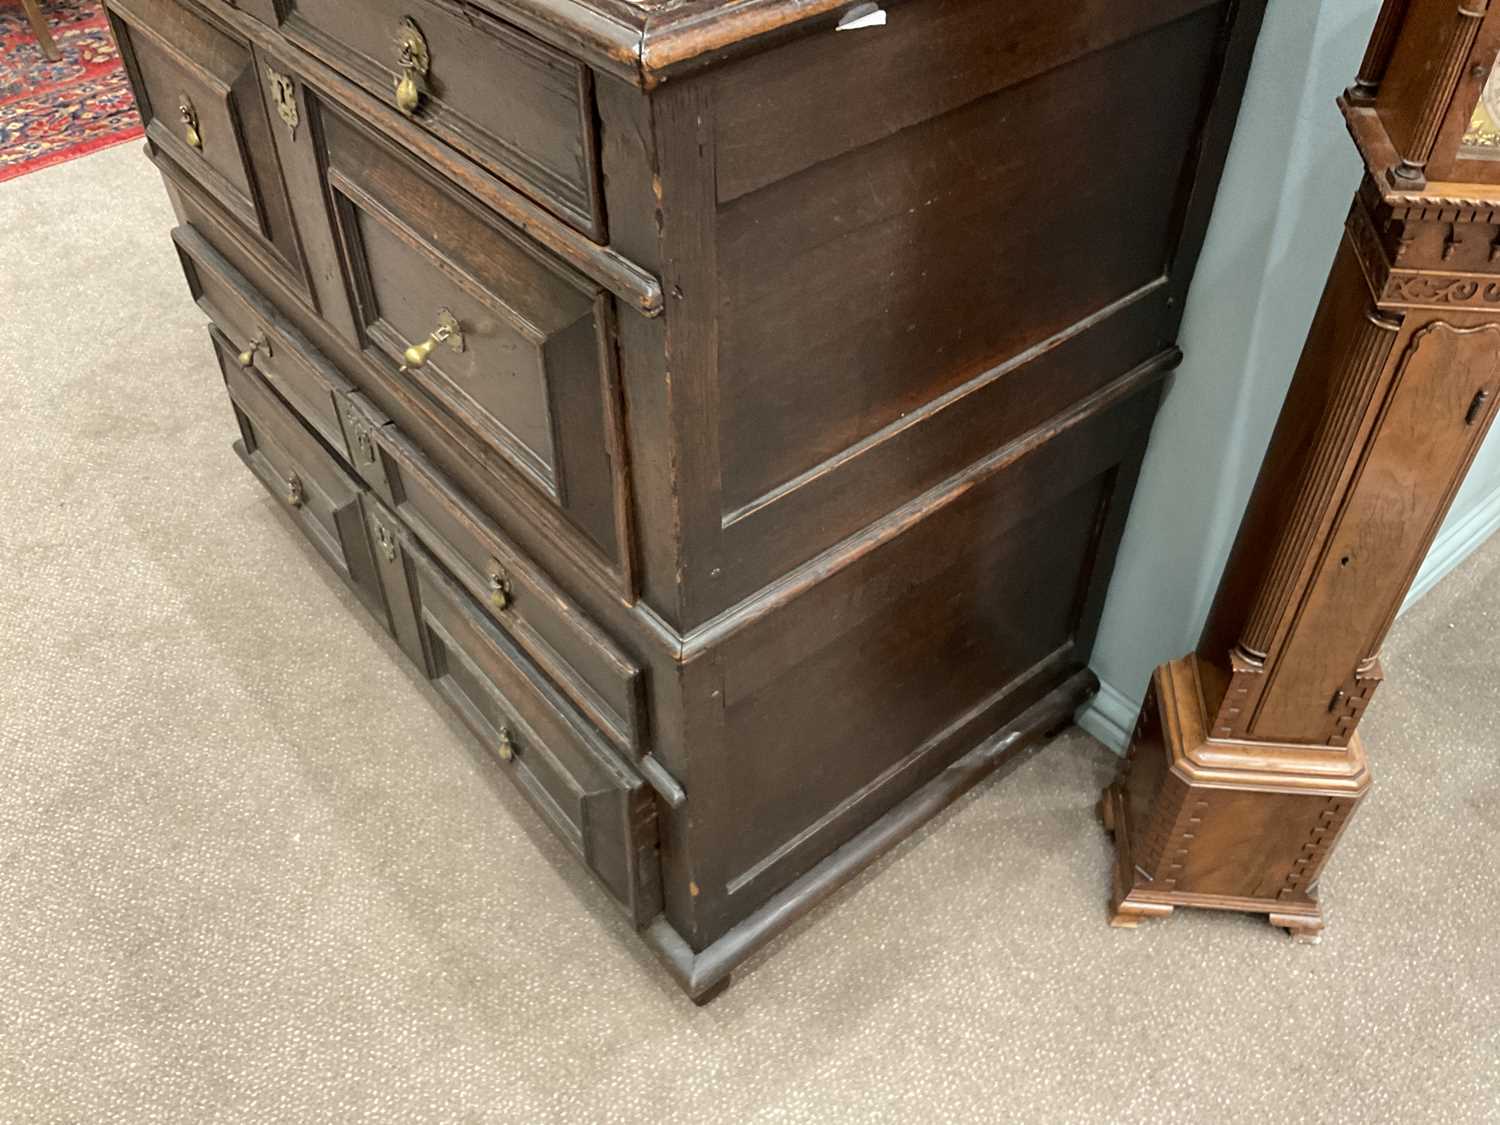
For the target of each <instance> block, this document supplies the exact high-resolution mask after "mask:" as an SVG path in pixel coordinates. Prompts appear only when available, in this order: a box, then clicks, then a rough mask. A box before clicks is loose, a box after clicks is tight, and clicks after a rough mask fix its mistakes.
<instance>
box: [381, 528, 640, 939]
mask: <svg viewBox="0 0 1500 1125" xmlns="http://www.w3.org/2000/svg"><path fill="white" fill-rule="evenodd" d="M369 509H370V527H371V531H372V535H373V537H374V539H375V541H376V542H377V544H378V547H377V551H378V555H379V565H380V567H381V573H382V577H383V580H384V582H385V589H386V591H387V596H388V598H389V599H390V602H391V604H392V606H393V607H395V608H394V610H393V618H395V619H396V620H395V622H394V628H393V631H394V632H395V634H396V636H397V638H398V639H399V640H401V643H402V645H403V647H404V648H407V651H408V654H409V655H416V656H418V658H419V662H420V663H421V664H422V665H423V666H424V667H425V669H426V671H427V674H428V675H429V676H430V677H431V678H432V680H433V682H434V684H435V686H436V687H437V689H438V691H439V692H440V693H441V694H442V695H443V696H444V697H445V698H446V699H447V700H448V702H449V703H451V704H452V705H453V707H454V708H455V710H457V711H458V713H459V715H460V716H461V717H462V718H463V720H464V722H465V724H467V725H468V727H469V728H470V729H471V730H472V731H473V732H474V733H475V735H476V736H478V738H479V740H480V741H481V742H482V743H483V745H484V746H485V747H486V748H487V749H488V750H489V751H490V753H491V754H492V755H493V756H494V759H495V761H496V764H497V766H498V767H499V768H500V769H502V770H503V771H505V772H506V773H507V774H509V775H510V778H511V780H512V781H514V782H515V783H516V785H517V786H519V788H520V789H521V791H522V792H523V793H524V794H525V795H526V797H527V798H528V799H529V800H530V801H531V803H532V804H533V805H534V806H535V807H536V809H537V811H538V812H539V813H540V814H541V816H542V818H543V819H544V820H545V821H546V822H547V823H548V825H550V826H551V828H552V829H553V831H555V832H556V833H557V834H558V835H559V836H560V837H561V838H562V839H563V840H564V841H565V842H566V843H567V844H568V845H569V846H570V847H571V848H572V849H573V851H574V852H575V853H576V854H577V855H578V856H579V858H581V859H582V860H583V862H584V863H585V864H586V865H587V866H588V867H589V868H590V869H591V870H592V871H593V872H594V873H595V874H596V875H597V876H598V877H599V878H600V880H601V881H602V882H603V883H604V885H605V886H606V887H607V888H608V889H609V890H610V892H611V893H612V894H613V895H614V896H615V898H616V899H618V900H619V902H620V903H621V905H622V906H624V908H625V910H626V912H627V914H629V916H630V917H631V919H632V921H633V922H634V923H635V924H636V925H638V926H639V925H645V924H646V923H647V922H649V921H650V920H651V919H652V918H653V917H655V916H656V914H658V913H659V912H660V910H661V872H660V864H659V860H658V856H657V827H656V804H655V798H654V796H653V794H652V792H651V790H650V789H649V788H648V787H647V785H646V783H645V782H644V781H643V780H642V778H641V776H640V775H639V774H638V773H636V772H635V770H634V769H633V768H632V767H631V766H630V765H629V764H628V763H627V762H626V761H625V760H624V759H623V758H621V757H620V756H619V755H618V754H617V753H616V752H615V751H614V750H613V749H612V748H611V747H610V746H609V744H608V743H607V742H605V741H604V739H603V738H602V737H600V735H599V734H598V732H597V731H596V730H595V729H594V728H593V726H592V725H591V724H589V723H588V721H587V720H585V719H584V718H583V717H582V716H581V715H578V714H577V713H576V712H575V711H574V709H573V707H572V705H571V704H570V703H569V702H568V701H567V700H566V699H564V698H563V696H562V695H561V694H560V693H559V692H558V691H557V689H556V688H555V687H554V686H553V685H552V684H551V683H550V682H549V681H548V680H547V679H546V677H544V676H543V675H541V674H540V672H539V671H537V669H536V668H535V667H534V666H533V665H532V664H531V662H530V660H528V659H527V657H526V654H525V653H523V652H522V651H521V650H520V649H519V648H517V647H516V645H515V643H514V642H513V640H512V639H511V637H510V636H509V635H507V634H506V633H505V631H504V630H502V629H500V628H499V627H498V626H497V625H496V624H495V622H494V620H493V619H492V618H491V617H490V616H489V615H488V614H487V613H485V612H484V611H483V610H482V609H481V608H480V607H479V606H478V605H477V604H476V603H475V602H474V600H473V599H472V598H470V597H469V595H468V594H466V593H465V592H464V591H463V589H462V588H460V587H459V585H458V584H457V583H456V582H454V581H453V580H452V579H451V578H450V577H449V576H448V575H447V574H446V573H445V572H444V571H443V569H442V568H441V567H440V566H439V565H438V563H437V561H436V560H435V559H433V558H432V556H431V555H429V554H428V553H427V552H426V551H425V550H424V549H423V548H422V547H421V546H420V544H418V543H417V542H416V540H415V538H414V537H413V536H412V535H411V534H410V533H408V532H406V531H405V530H403V529H402V528H401V527H400V525H399V522H398V521H397V520H396V519H395V518H394V517H393V516H392V515H391V514H390V513H389V512H388V511H386V510H384V509H383V507H382V506H381V505H380V503H379V501H376V500H372V501H371V502H370V504H369ZM403 618H404V619H405V620H404V621H403V620H402V619H403ZM413 642H415V644H416V645H417V646H419V647H417V648H416V649H415V651H414V650H413V648H412V647H409V646H411V645H412V643H413Z"/></svg>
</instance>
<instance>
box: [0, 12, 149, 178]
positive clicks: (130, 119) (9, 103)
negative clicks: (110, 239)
mask: <svg viewBox="0 0 1500 1125" xmlns="http://www.w3.org/2000/svg"><path fill="white" fill-rule="evenodd" d="M42 9H43V10H44V11H45V12H46V13H47V24H48V26H49V27H51V28H52V35H53V38H55V39H56V40H57V46H58V49H59V50H60V51H61V52H62V60H61V61H60V62H55V63H54V62H48V61H47V60H46V59H45V58H44V57H43V56H42V51H41V48H40V47H38V46H37V42H36V38H35V36H33V35H32V33H31V25H30V24H29V23H28V22H27V21H26V13H25V12H24V11H23V10H22V8H21V5H20V3H19V0H0V181H4V180H9V179H13V178H14V177H16V176H20V175H22V174H24V173H26V172H34V171H36V170H37V169H38V168H46V167H48V166H49V165H52V164H60V163H62V162H63V161H64V160H72V159H73V158H74V157H75V156H83V155H84V154H86V153H90V152H95V151H97V150H98V149H101V148H108V147H109V146H110V145H114V144H119V143H120V142H121V141H128V140H130V139H132V138H133V137H138V136H140V135H141V119H140V116H139V115H138V114H137V113H136V111H135V99H134V98H133V97H132V96H131V93H130V85H129V83H128V82H127V81H126V79H125V69H124V67H123V66H122V65H121V64H120V53H119V51H118V50H116V49H115V40H114V36H112V35H111V34H110V31H109V23H108V21H107V20H106V19H105V18H104V9H103V7H102V6H101V5H100V4H99V3H97V2H96V0H43V3H42Z"/></svg>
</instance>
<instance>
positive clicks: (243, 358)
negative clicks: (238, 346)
mask: <svg viewBox="0 0 1500 1125" xmlns="http://www.w3.org/2000/svg"><path fill="white" fill-rule="evenodd" d="M256 352H261V353H263V354H264V355H265V356H266V357H267V358H268V359H269V358H270V356H271V341H270V340H268V339H266V334H265V333H264V332H262V333H261V334H260V335H259V336H257V337H255V339H253V340H251V341H250V346H249V347H248V348H246V349H245V350H244V351H242V352H240V354H239V355H237V356H235V357H234V358H235V361H236V362H237V363H238V364H239V365H240V366H241V367H246V368H249V367H254V366H255V353H256Z"/></svg>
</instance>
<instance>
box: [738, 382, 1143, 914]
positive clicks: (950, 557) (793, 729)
mask: <svg viewBox="0 0 1500 1125" xmlns="http://www.w3.org/2000/svg"><path fill="white" fill-rule="evenodd" d="M1153 403H1154V395H1153V394H1152V393H1151V392H1149V391H1148V392H1145V393H1142V394H1138V395H1135V396H1133V397H1131V398H1129V399H1127V400H1125V401H1124V402H1122V403H1120V404H1118V405H1116V406H1115V407H1113V408H1111V409H1108V410H1105V411H1101V412H1099V413H1097V414H1095V415H1094V416H1093V417H1091V418H1090V419H1089V420H1088V421H1086V422H1083V423H1082V424H1080V425H1078V426H1077V427H1075V428H1073V429H1071V430H1069V431H1067V432H1065V433H1064V434H1062V435H1059V436H1058V437H1056V438H1054V439H1053V440H1052V441H1051V442H1050V443H1048V444H1047V445H1045V446H1043V447H1041V448H1040V449H1038V450H1037V451H1035V452H1034V453H1033V454H1030V455H1028V456H1027V457H1025V458H1023V459H1021V460H1020V461H1018V462H1016V463H1014V464H1012V465H1009V466H1008V467H1006V468H1003V469H1000V470H997V471H993V472H990V473H988V474H981V475H980V476H979V477H978V478H977V479H975V480H974V481H972V482H970V483H969V484H967V485H965V486H963V487H962V488H959V489H958V490H957V491H956V492H955V493H953V494H952V495H951V496H946V497H945V498H944V499H942V500H940V501H938V502H937V503H936V504H935V505H934V506H933V507H932V508H931V509H930V510H929V511H928V512H927V513H926V517H925V518H923V519H922V520H921V521H920V522H915V523H913V524H911V525H909V528H908V530H906V531H904V532H902V533H900V534H897V535H895V536H894V537H892V538H890V539H888V540H887V541H885V542H884V543H882V544H881V545H880V546H879V547H877V548H875V549H874V550H872V551H871V552H869V553H868V554H867V555H865V556H864V557H862V558H861V559H860V560H859V561H858V562H857V563H855V564H854V565H852V566H850V567H849V568H847V569H846V570H843V571H840V572H839V573H837V574H834V575H830V576H828V577H826V578H825V579H824V580H823V581H822V582H820V583H819V584H818V585H816V586H813V587H811V588H810V589H809V590H808V591H807V593H806V594H805V595H803V596H801V597H799V598H797V599H796V600H794V601H791V602H789V603H788V604H786V605H785V606H782V607H780V608H779V609H778V610H777V611H775V612H774V613H773V614H771V615H768V616H766V617H765V618H763V619H761V620H758V621H756V622H755V623H754V624H751V625H748V626H746V627H745V628H743V629H742V630H740V631H738V632H736V633H735V634H734V635H733V636H731V637H729V638H728V639H726V641H725V642H724V646H723V649H722V653H721V655H720V659H721V660H722V662H723V667H724V687H723V692H724V703H725V727H726V740H727V745H728V747H729V751H728V754H727V756H726V761H725V764H724V767H723V768H724V770H725V772H726V777H725V780H724V783H723V784H724V788H725V792H726V793H731V794H733V798H732V799H731V800H729V801H727V802H725V803H724V804H723V805H722V806H719V807H718V808H717V809H716V811H717V812H718V813H719V815H720V816H722V817H723V818H724V820H725V823H723V824H722V825H720V826H719V828H718V831H721V832H722V836H719V835H718V832H716V834H715V835H716V842H717V843H718V844H719V845H720V846H721V847H722V848H724V849H725V852H726V858H725V866H724V867H723V868H722V871H723V877H724V880H725V887H724V888H723V891H724V892H725V893H726V895H727V898H726V899H725V900H724V902H725V906H724V909H725V910H726V912H727V913H726V915H725V920H726V921H729V920H732V919H733V918H734V917H735V916H736V914H737V913H738V910H739V908H738V907H737V906H736V905H735V904H734V901H733V900H734V899H736V898H737V897H743V898H744V899H747V900H748V899H754V898H756V897H758V896H759V895H762V894H764V893H765V892H766V891H767V890H768V889H770V888H774V887H775V886H779V885H784V883H785V882H786V881H787V880H788V879H791V878H793V877H795V876H796V875H797V874H799V873H800V872H801V871H803V870H806V868H807V867H808V866H809V865H810V864H811V863H813V862H815V861H816V860H817V859H819V858H821V857H822V856H823V855H825V854H827V852H828V851H830V850H832V847H833V846H835V844H834V842H835V841H838V840H842V839H846V838H847V836H848V834H849V833H850V832H852V831H854V830H857V828H858V827H860V826H862V825H863V824H866V823H869V822H870V821H871V820H873V819H874V818H875V817H876V816H878V815H879V813H880V812H881V811H883V810H884V809H885V808H888V807H889V806H890V805H891V804H892V803H894V802H895V801H897V800H899V799H900V797H901V796H902V795H904V794H905V793H907V792H910V791H911V789H912V788H914V787H915V786H917V785H919V784H920V783H921V781H922V780H925V779H926V778H928V777H931V776H932V774H933V773H934V772H936V771H937V770H939V769H941V768H942V766H943V765H944V764H946V762H947V761H949V760H951V757H952V755H953V753H954V751H955V750H956V749H958V748H960V747H963V748H967V747H968V746H972V744H973V742H972V730H971V727H983V726H984V724H986V723H988V724H990V726H989V728H988V729H993V727H994V725H997V724H998V721H999V719H1000V718H1003V716H1004V715H1005V714H1014V713H1016V712H1019V711H1020V710H1022V709H1024V707H1025V706H1027V705H1028V704H1029V703H1030V702H1032V700H1033V699H1034V698H1035V696H1036V695H1039V694H1041V693H1042V692H1045V691H1046V690H1047V689H1048V688H1049V687H1051V686H1053V683H1055V682H1056V679H1057V678H1059V677H1062V676H1065V675H1066V674H1068V672H1070V671H1072V670H1074V669H1076V668H1077V667H1079V666H1081V665H1082V664H1083V663H1084V662H1085V661H1086V659H1087V652H1086V651H1078V652H1075V651H1072V650H1071V645H1072V644H1073V641H1074V639H1075V637H1076V636H1077V634H1078V631H1079V629H1080V623H1081V621H1082V616H1083V613H1084V607H1085V605H1086V604H1087V603H1088V601H1089V598H1088V593H1089V589H1090V587H1091V585H1092V584H1093V583H1094V582H1096V581H1099V580H1101V576H1100V575H1099V574H1098V573H1097V572H1096V571H1095V569H1094V567H1095V563H1094V556H1095V551H1096V550H1097V548H1098V543H1099V536H1100V534H1101V528H1102V527H1103V526H1104V522H1105V517H1106V514H1107V512H1108V510H1109V506H1110V505H1111V504H1112V503H1114V502H1115V500H1116V499H1117V497H1116V491H1115V489H1116V481H1117V477H1116V473H1117V472H1118V465H1119V463H1120V462H1119V458H1120V457H1121V456H1123V455H1126V451H1128V450H1129V449H1131V448H1132V446H1133V443H1134V441H1135V440H1136V436H1137V435H1138V434H1140V433H1141V432H1142V430H1143V429H1144V427H1145V426H1146V425H1148V424H1149V422H1150V418H1151V414H1152V411H1153V409H1154V405H1153ZM1127 499H1128V498H1127ZM1039 670H1040V671H1039ZM1033 693H1034V694H1033ZM831 715H837V716H838V721H836V722H831V721H828V716H831ZM997 717H998V718H997ZM792 778H794V779H795V781H794V782H789V780H788V779H792ZM771 805H774V807H775V810H776V815H775V816H774V817H773V816H767V815H764V812H765V810H766V809H767V808H768V807H770V806H771ZM710 893H712V894H713V895H714V896H715V902H718V901H719V899H718V897H717V896H718V895H719V893H720V889H719V888H718V887H717V885H716V886H715V889H714V891H713V892H710Z"/></svg>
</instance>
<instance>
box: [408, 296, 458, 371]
mask: <svg viewBox="0 0 1500 1125" xmlns="http://www.w3.org/2000/svg"><path fill="white" fill-rule="evenodd" d="M443 343H446V344H447V345H448V347H449V348H450V349H451V350H453V351H455V352H461V351H463V350H464V330H463V328H461V327H460V326H459V323H458V318H457V317H455V316H454V315H453V314H452V313H451V312H449V311H448V310H447V309H441V310H439V311H438V325H437V327H436V328H434V329H433V330H432V333H431V334H430V335H429V336H428V337H427V339H425V340H423V341H422V342H421V343H418V344H413V345H412V346H411V347H409V348H407V349H406V351H405V352H403V353H402V355H401V358H402V359H404V360H405V361H406V362H405V363H403V364H402V365H401V371H402V373H403V374H404V373H405V372H407V371H414V370H416V369H417V368H419V367H426V366H427V358H428V356H430V355H432V352H433V349H434V348H436V347H437V346H438V345H439V344H443Z"/></svg>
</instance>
